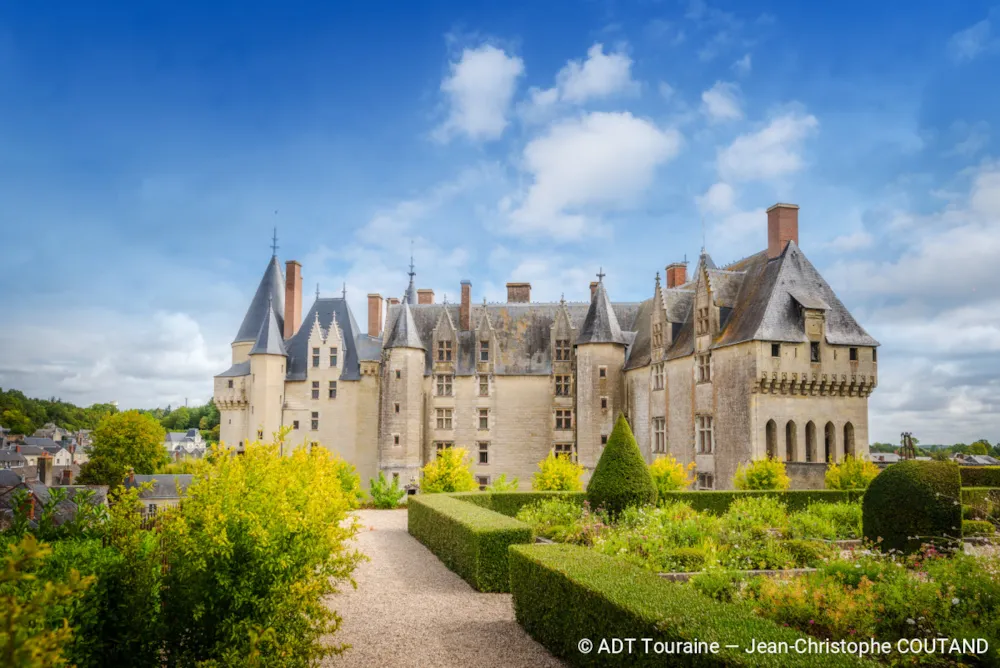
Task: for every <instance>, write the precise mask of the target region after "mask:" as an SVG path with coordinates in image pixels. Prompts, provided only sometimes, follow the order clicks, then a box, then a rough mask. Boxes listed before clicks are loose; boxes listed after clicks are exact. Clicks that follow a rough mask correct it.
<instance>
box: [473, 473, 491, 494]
mask: <svg viewBox="0 0 1000 668" xmlns="http://www.w3.org/2000/svg"><path fill="white" fill-rule="evenodd" d="M476 484H477V485H479V491H480V492H485V491H486V488H487V487H489V486H490V477H489V476H488V475H477V476H476Z"/></svg>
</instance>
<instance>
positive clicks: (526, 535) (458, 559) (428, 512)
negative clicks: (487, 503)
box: [407, 494, 534, 591]
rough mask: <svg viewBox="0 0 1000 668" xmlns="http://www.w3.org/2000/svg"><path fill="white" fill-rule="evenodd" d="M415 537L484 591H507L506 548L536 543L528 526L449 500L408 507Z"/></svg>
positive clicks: (438, 497) (414, 499) (412, 502)
mask: <svg viewBox="0 0 1000 668" xmlns="http://www.w3.org/2000/svg"><path fill="white" fill-rule="evenodd" d="M407 526H408V528H409V532H410V535H412V536H413V537H414V538H416V539H417V540H419V541H420V542H421V543H423V544H424V545H425V546H426V547H427V549H429V550H430V551H431V552H433V553H434V554H435V555H436V556H437V558H438V559H440V560H441V562H442V563H443V564H444V565H445V566H447V567H448V568H450V569H451V570H452V571H454V572H455V573H457V574H458V575H460V576H461V577H462V578H463V579H464V580H465V581H466V582H468V583H469V584H470V585H472V586H473V587H475V588H476V589H478V590H479V591H507V590H508V589H507V588H508V586H509V583H510V580H509V578H508V574H507V547H508V546H510V545H513V544H515V543H530V542H532V541H533V540H534V536H533V535H532V530H531V527H529V526H528V525H527V524H524V523H523V522H518V521H517V520H515V519H513V518H511V517H506V516H505V515H501V514H500V513H496V512H493V511H492V510H489V509H487V508H482V507H480V506H479V505H477V503H476V502H473V503H468V502H466V501H465V500H459V499H457V498H454V497H452V496H450V495H447V494H419V495H416V496H411V497H410V498H409V501H408V503H407Z"/></svg>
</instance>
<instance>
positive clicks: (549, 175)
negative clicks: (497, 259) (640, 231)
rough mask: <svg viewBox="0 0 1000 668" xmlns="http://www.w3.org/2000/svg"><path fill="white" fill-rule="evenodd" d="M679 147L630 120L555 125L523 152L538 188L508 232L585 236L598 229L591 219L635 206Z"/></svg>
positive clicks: (675, 138) (664, 133)
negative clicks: (596, 213)
mask: <svg viewBox="0 0 1000 668" xmlns="http://www.w3.org/2000/svg"><path fill="white" fill-rule="evenodd" d="M680 143H681V136H680V133H679V132H677V131H676V130H674V129H669V128H668V129H663V128H660V127H658V126H656V125H655V124H654V123H652V122H650V121H648V120H645V119H642V118H636V117H635V116H633V115H632V114H630V113H628V112H618V113H606V112H594V113H589V114H585V115H583V116H581V117H579V118H576V119H571V120H565V121H560V122H558V123H556V124H554V125H552V126H551V127H550V128H549V129H548V131H547V132H546V133H545V134H544V135H542V136H540V137H537V138H535V139H533V140H532V141H531V142H529V143H528V145H527V146H526V147H525V149H524V168H525V170H526V171H527V172H529V173H530V174H531V176H532V180H533V182H532V184H531V186H530V187H529V188H528V190H527V193H526V194H525V195H524V197H523V199H522V200H521V201H520V202H519V205H517V208H516V209H514V210H513V211H512V212H511V214H510V220H511V223H512V225H511V229H510V230H508V231H510V232H512V233H515V234H526V235H530V234H547V235H553V236H558V237H561V238H566V237H580V236H582V235H584V233H585V232H586V231H587V227H588V223H593V222H594V221H593V219H592V218H591V217H588V215H589V214H592V213H593V211H594V210H595V209H600V208H602V207H621V206H627V205H628V204H630V203H632V202H633V201H634V200H635V199H636V198H637V197H638V196H639V195H640V194H641V193H642V192H643V191H645V190H646V189H647V188H648V187H649V186H650V184H651V183H652V181H653V176H654V173H655V170H656V168H657V167H658V166H659V165H661V164H662V163H664V162H666V161H668V160H670V159H671V158H673V157H674V156H675V155H676V154H677V152H678V150H679V148H680ZM512 206H513V203H512Z"/></svg>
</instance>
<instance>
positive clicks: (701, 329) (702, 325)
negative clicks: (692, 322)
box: [698, 306, 708, 336]
mask: <svg viewBox="0 0 1000 668" xmlns="http://www.w3.org/2000/svg"><path fill="white" fill-rule="evenodd" d="M702 334H708V307H707V306H705V307H702V308H700V309H698V335H699V336H700V335H702Z"/></svg>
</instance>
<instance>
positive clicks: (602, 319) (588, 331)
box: [576, 281, 625, 345]
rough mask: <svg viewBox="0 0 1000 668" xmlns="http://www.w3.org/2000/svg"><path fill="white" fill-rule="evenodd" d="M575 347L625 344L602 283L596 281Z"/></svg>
mask: <svg viewBox="0 0 1000 668" xmlns="http://www.w3.org/2000/svg"><path fill="white" fill-rule="evenodd" d="M576 343H577V345H580V344H586V343H620V344H624V343H625V337H624V336H622V329H621V326H620V325H619V324H618V318H617V317H616V316H615V312H614V309H612V308H611V300H610V299H608V291H607V290H605V288H604V281H598V283H597V289H596V290H595V291H594V298H593V299H592V300H591V301H590V307H589V308H588V309H587V316H586V317H585V318H584V319H583V325H582V326H581V327H580V333H579V335H577V337H576Z"/></svg>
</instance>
